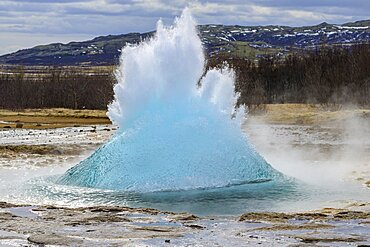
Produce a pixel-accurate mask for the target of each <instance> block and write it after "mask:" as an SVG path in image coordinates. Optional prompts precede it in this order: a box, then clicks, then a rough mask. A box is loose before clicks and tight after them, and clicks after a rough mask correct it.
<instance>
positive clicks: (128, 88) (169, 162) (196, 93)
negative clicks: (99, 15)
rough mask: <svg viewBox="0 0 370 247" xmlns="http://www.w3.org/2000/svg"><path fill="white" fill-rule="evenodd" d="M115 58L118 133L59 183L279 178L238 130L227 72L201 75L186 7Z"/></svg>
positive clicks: (148, 184)
mask: <svg viewBox="0 0 370 247" xmlns="http://www.w3.org/2000/svg"><path fill="white" fill-rule="evenodd" d="M120 62H121V64H120V67H119V69H118V70H117V73H116V76H117V80H118V83H117V85H116V86H115V87H114V93H115V98H114V101H113V103H112V104H111V105H110V106H109V112H108V116H109V118H110V119H111V120H112V122H113V123H115V124H117V125H118V126H119V131H118V133H117V134H116V135H115V136H114V137H113V138H112V140H110V141H109V142H108V143H107V144H105V145H104V146H103V147H101V148H100V149H99V150H97V151H96V152H95V153H94V154H93V155H92V156H90V157H89V158H88V159H86V160H84V161H82V162H81V163H80V164H78V165H77V166H75V167H73V168H72V169H70V170H69V171H67V173H66V174H65V175H64V176H63V177H62V178H61V179H59V182H60V183H63V184H70V185H78V186H87V187H96V188H105V189H118V190H125V191H140V192H147V191H163V190H184V189H195V188H211V187H222V186H229V185H233V184H241V183H250V182H260V181H265V180H271V179H273V178H275V177H277V176H278V173H277V172H276V171H275V170H273V169H272V168H271V166H270V165H268V164H267V163H266V162H265V161H264V159H263V158H262V157H261V156H260V155H258V153H256V152H255V151H254V149H253V148H252V147H251V146H250V144H249V143H248V140H247V138H246V137H245V136H244V134H243V133H242V132H241V129H240V122H241V119H242V117H243V114H244V111H243V109H240V110H239V111H238V112H236V113H235V112H234V106H235V101H236V98H237V96H236V95H235V93H234V73H233V71H231V70H229V69H227V68H224V69H223V70H222V71H221V70H218V69H212V70H209V71H208V72H207V73H206V74H205V76H204V77H203V78H202V79H201V80H200V78H201V77H202V75H203V73H204V69H205V58H204V53H203V47H202V44H201V40H200V38H199V36H198V33H197V29H196V25H195V22H194V20H193V18H192V17H191V14H190V12H189V11H188V10H184V12H183V13H182V15H181V17H180V18H178V19H176V20H175V23H174V26H173V27H169V28H166V27H164V26H163V24H162V22H161V21H159V22H158V25H157V32H156V34H155V36H154V37H153V38H152V39H150V40H147V41H145V42H142V43H140V44H139V45H131V46H127V47H125V48H124V49H123V51H122V56H121V61H120ZM199 80H200V86H199V85H198V82H199ZM233 113H234V115H236V117H235V118H231V115H232V114H233Z"/></svg>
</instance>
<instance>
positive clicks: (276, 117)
mask: <svg viewBox="0 0 370 247" xmlns="http://www.w3.org/2000/svg"><path fill="white" fill-rule="evenodd" d="M261 107H262V108H263V114H261V113H260V112H259V114H253V113H251V115H255V116H254V117H255V118H262V119H263V120H266V121H267V122H269V123H274V124H305V125H311V124H325V123H329V122H334V121H342V120H346V119H349V118H353V117H360V118H370V110H369V109H359V108H355V109H341V108H339V107H325V106H322V105H310V104H268V105H263V106H261Z"/></svg>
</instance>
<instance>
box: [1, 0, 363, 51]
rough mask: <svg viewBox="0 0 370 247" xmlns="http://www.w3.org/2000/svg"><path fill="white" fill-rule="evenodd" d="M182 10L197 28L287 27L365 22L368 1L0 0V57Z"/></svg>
mask: <svg viewBox="0 0 370 247" xmlns="http://www.w3.org/2000/svg"><path fill="white" fill-rule="evenodd" d="M185 6H188V7H189V8H190V9H191V11H192V13H193V15H194V17H195V18H196V19H197V21H198V23H199V24H210V23H216V24H239V25H265V24H280V25H290V26H301V25H312V24H318V23H321V22H324V21H326V22H329V23H337V24H340V23H345V22H349V21H356V20H363V19H370V14H369V13H370V0H209V1H206V0H197V1H186V0H75V1H74V0H29V1H26V0H0V41H1V45H0V54H4V53H8V52H13V51H16V50H18V49H21V48H28V47H32V46H35V45H38V44H48V43H51V42H63V43H64V42H69V41H80V40H86V39H90V38H93V37H96V36H99V35H108V34H122V33H127V32H145V31H151V30H153V29H154V28H155V25H156V22H157V20H158V19H159V18H162V20H164V22H165V23H166V24H170V23H171V22H172V20H173V18H174V17H175V16H177V15H179V14H180V13H181V10H182V9H183V8H184V7H185Z"/></svg>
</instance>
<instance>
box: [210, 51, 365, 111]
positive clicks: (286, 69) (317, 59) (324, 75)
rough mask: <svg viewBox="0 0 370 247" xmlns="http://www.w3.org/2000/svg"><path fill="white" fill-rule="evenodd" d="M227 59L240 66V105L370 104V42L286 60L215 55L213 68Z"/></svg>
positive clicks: (297, 55)
mask: <svg viewBox="0 0 370 247" xmlns="http://www.w3.org/2000/svg"><path fill="white" fill-rule="evenodd" d="M224 61H226V62H227V63H228V64H229V66H230V67H232V68H233V69H234V70H235V74H236V91H237V92H239V93H240V98H239V101H238V103H239V104H244V105H247V106H252V105H259V104H266V103H268V104H272V103H313V104H324V105H330V104H355V105H361V106H369V105H370V44H360V45H355V46H347V47H345V46H334V47H326V46H322V47H316V48H315V49H312V50H304V51H300V52H299V53H297V52H296V53H294V54H290V55H288V56H286V57H285V58H283V59H282V58H281V57H278V56H265V57H261V58H259V59H258V60H257V61H250V60H246V59H244V58H242V57H232V56H227V57H225V56H224V57H215V58H210V59H209V60H208V67H209V68H212V67H220V68H222V66H223V63H224Z"/></svg>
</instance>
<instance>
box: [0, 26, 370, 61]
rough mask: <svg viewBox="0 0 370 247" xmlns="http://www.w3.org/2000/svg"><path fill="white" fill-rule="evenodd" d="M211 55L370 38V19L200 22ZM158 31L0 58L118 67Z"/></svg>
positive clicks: (261, 52) (265, 52) (258, 53)
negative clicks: (124, 54)
mask: <svg viewBox="0 0 370 247" xmlns="http://www.w3.org/2000/svg"><path fill="white" fill-rule="evenodd" d="M198 29H199V34H200V37H201V40H202V43H203V44H204V46H205V51H206V53H207V54H208V55H210V56H213V55H216V54H233V55H236V56H243V57H248V58H253V57H258V56H264V55H268V54H277V55H282V56H283V55H284V54H288V53H289V52H292V51H294V50H297V49H298V50H299V49H307V48H310V47H316V46H318V45H321V44H327V45H338V44H340V45H352V44H357V43H364V42H370V20H361V21H355V22H348V23H344V24H329V23H326V22H323V23H320V24H318V25H314V26H302V27H290V26H282V25H267V26H262V25H260V26H241V25H214V24H207V25H199V26H198ZM153 34H154V31H151V32H145V33H137V32H133V33H127V34H119V35H106V36H98V37H95V38H93V39H91V40H86V41H81V42H76V41H72V42H69V43H52V44H47V45H38V46H35V47H32V48H28V49H21V50H18V51H16V52H13V53H9V54H5V55H2V56H0V63H1V64H19V65H112V64H116V63H117V62H118V59H119V56H120V53H121V49H122V47H124V46H125V45H126V44H128V43H129V44H136V43H138V42H140V41H142V40H144V39H147V38H149V37H151V36H152V35H153Z"/></svg>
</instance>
